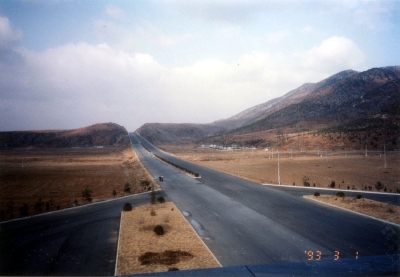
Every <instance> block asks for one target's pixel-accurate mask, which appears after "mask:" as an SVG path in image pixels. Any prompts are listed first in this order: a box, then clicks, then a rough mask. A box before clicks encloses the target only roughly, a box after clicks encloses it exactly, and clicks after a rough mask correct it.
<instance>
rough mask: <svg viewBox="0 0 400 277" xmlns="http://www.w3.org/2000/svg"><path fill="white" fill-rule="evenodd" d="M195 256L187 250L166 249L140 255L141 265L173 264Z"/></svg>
mask: <svg viewBox="0 0 400 277" xmlns="http://www.w3.org/2000/svg"><path fill="white" fill-rule="evenodd" d="M192 258H193V255H192V254H190V253H189V252H187V251H180V250H175V251H171V250H165V251H164V252H146V253H144V254H143V255H141V256H140V257H139V262H140V264H141V265H154V264H164V265H173V264H177V263H179V262H184V261H187V260H190V259H192Z"/></svg>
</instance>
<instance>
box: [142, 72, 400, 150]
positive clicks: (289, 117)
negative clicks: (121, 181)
mask: <svg viewBox="0 0 400 277" xmlns="http://www.w3.org/2000/svg"><path fill="white" fill-rule="evenodd" d="M399 117H400V66H389V67H382V68H372V69H369V70H366V71H363V72H357V71H354V70H345V71H342V72H339V73H337V74H334V75H332V76H330V77H328V78H326V79H324V80H322V81H320V82H317V83H306V84H304V85H302V86H300V87H298V88H296V89H294V90H292V91H290V92H288V93H286V94H285V95H283V96H281V97H278V98H275V99H272V100H270V101H268V102H265V103H262V104H259V105H257V106H254V107H251V108H249V109H246V110H244V111H243V112H241V113H238V114H236V115H234V116H232V117H230V118H228V119H224V120H219V121H215V122H212V123H209V124H191V123H182V124H164V123H146V124H144V125H143V126H141V127H140V128H139V129H137V130H136V132H138V133H139V134H140V135H142V136H143V137H145V138H146V139H147V140H149V141H150V142H152V143H153V144H156V145H162V144H176V143H188V142H196V143H206V142H219V143H221V142H223V143H225V144H226V143H228V144H232V143H238V142H241V143H242V144H243V143H244V144H248V143H251V144H252V145H254V144H255V145H256V146H265V145H271V143H272V144H274V142H273V139H271V136H268V135H267V134H271V133H274V134H275V135H278V136H279V135H281V136H284V135H285V134H287V135H288V134H295V133H300V132H303V133H304V132H342V131H346V132H350V131H351V132H358V133H360V132H366V131H367V132H380V133H382V132H383V133H384V134H383V136H384V137H386V138H385V139H386V140H390V143H391V144H394V145H397V144H400V142H399V141H398V139H396V137H397V138H398V137H400V136H399V134H400V133H399V123H400V120H399ZM383 127H384V128H383ZM382 128H383V129H382ZM277 142H278V140H276V143H277ZM360 143H361V144H362V142H361V141H360Z"/></svg>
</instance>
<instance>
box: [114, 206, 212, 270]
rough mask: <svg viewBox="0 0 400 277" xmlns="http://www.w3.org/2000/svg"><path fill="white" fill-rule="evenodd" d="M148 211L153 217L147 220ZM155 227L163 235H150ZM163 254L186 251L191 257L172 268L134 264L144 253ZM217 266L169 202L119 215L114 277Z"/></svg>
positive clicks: (142, 207)
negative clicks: (116, 261)
mask: <svg viewBox="0 0 400 277" xmlns="http://www.w3.org/2000/svg"><path fill="white" fill-rule="evenodd" d="M151 210H154V211H155V213H156V215H155V216H151ZM158 224H160V225H162V226H163V227H164V230H165V233H164V235H161V236H158V235H156V234H155V233H154V231H153V229H154V227H155V226H156V225H158ZM165 250H180V251H187V252H189V253H191V254H192V255H193V256H194V257H193V258H192V259H189V260H187V261H183V262H179V263H177V264H172V265H162V264H161V265H160V264H155V265H141V264H140V262H139V260H138V258H139V256H140V255H142V254H144V253H145V252H163V251H165ZM219 266H220V264H219V263H218V262H217V261H216V260H215V258H214V256H213V255H212V254H211V252H209V250H208V249H207V248H206V246H205V245H204V243H203V242H202V240H201V239H200V238H199V237H198V235H197V234H196V233H195V232H194V230H193V229H192V228H191V226H190V225H189V224H188V222H187V221H186V220H185V219H184V217H183V216H182V215H181V213H180V211H179V210H178V209H177V208H176V207H175V205H174V204H173V203H172V202H167V203H162V204H160V203H158V204H155V205H151V204H148V205H144V206H140V207H137V208H134V209H133V210H132V211H129V212H122V218H121V231H120V239H119V251H118V265H117V275H125V274H136V273H145V272H163V271H168V269H169V268H178V269H179V270H185V269H196V268H213V267H219Z"/></svg>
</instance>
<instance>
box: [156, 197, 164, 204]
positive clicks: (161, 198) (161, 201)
mask: <svg viewBox="0 0 400 277" xmlns="http://www.w3.org/2000/svg"><path fill="white" fill-rule="evenodd" d="M157 202H158V203H164V202H165V199H164V197H162V196H160V197H158V198H157Z"/></svg>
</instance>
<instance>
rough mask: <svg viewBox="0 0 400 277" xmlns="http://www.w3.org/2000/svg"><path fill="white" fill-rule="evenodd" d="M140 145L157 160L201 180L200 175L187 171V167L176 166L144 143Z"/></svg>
mask: <svg viewBox="0 0 400 277" xmlns="http://www.w3.org/2000/svg"><path fill="white" fill-rule="evenodd" d="M140 145H142V147H143V148H144V149H146V150H147V151H148V152H149V153H151V154H153V155H154V156H155V157H156V158H157V159H159V160H161V161H163V162H165V163H167V164H169V165H172V166H173V167H175V168H177V169H179V170H181V171H183V172H185V173H187V174H189V175H191V176H192V177H193V178H201V176H200V174H199V173H197V172H194V171H191V170H190V169H187V168H185V167H182V166H180V165H177V164H175V163H173V162H171V161H168V160H167V159H164V158H162V157H160V156H159V155H157V154H155V153H153V152H152V151H151V150H150V149H148V148H147V147H146V146H145V145H144V144H143V143H140Z"/></svg>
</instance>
